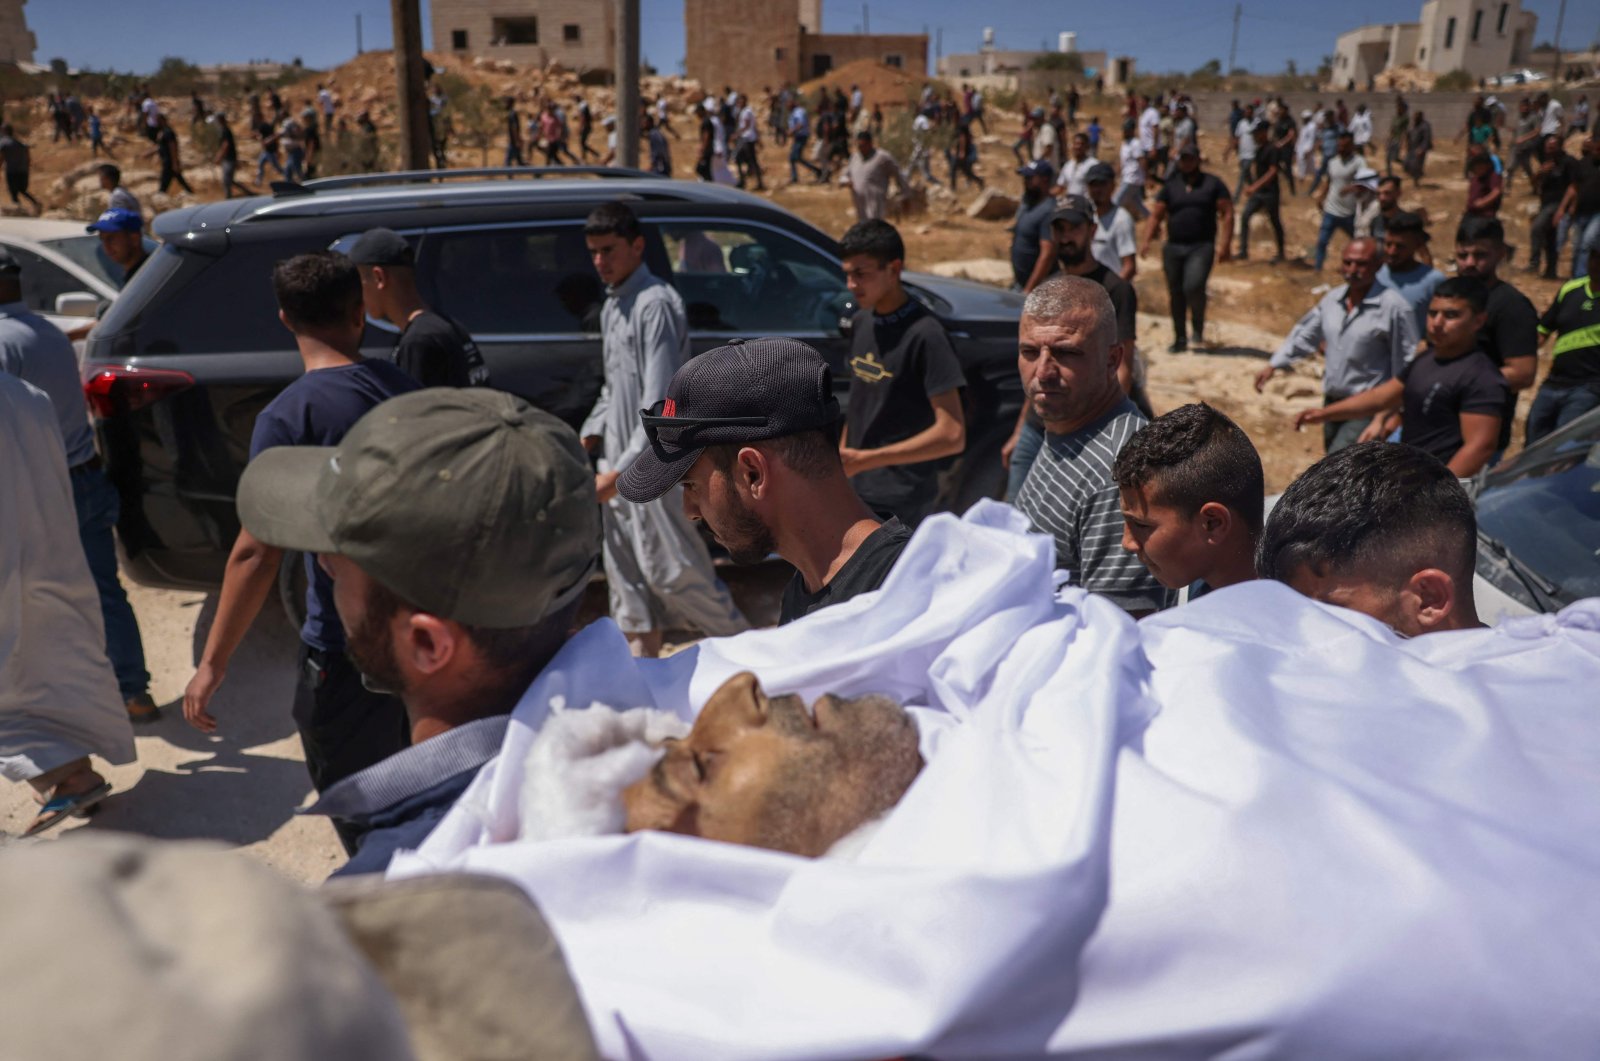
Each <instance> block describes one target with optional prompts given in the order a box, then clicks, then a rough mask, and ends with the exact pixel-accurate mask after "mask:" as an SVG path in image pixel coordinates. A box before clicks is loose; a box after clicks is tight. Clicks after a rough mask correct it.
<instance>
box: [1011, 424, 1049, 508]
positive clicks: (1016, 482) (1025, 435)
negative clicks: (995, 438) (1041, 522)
mask: <svg viewBox="0 0 1600 1061" xmlns="http://www.w3.org/2000/svg"><path fill="white" fill-rule="evenodd" d="M1043 448H1044V429H1043V428H1041V427H1039V426H1038V425H1036V424H1030V423H1028V422H1026V421H1024V422H1023V424H1022V433H1021V434H1020V435H1018V436H1017V448H1016V449H1014V450H1012V451H1011V467H1010V469H1008V471H1007V474H1006V500H1007V501H1009V502H1011V503H1012V504H1013V505H1014V504H1016V503H1017V496H1018V495H1019V494H1021V493H1022V484H1023V483H1025V482H1027V481H1028V472H1029V470H1030V469H1032V467H1033V462H1034V461H1036V460H1038V459H1039V450H1041V449H1043Z"/></svg>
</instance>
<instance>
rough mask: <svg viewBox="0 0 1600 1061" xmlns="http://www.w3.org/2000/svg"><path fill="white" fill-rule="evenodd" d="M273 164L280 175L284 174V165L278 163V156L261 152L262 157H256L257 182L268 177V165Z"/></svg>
mask: <svg viewBox="0 0 1600 1061" xmlns="http://www.w3.org/2000/svg"><path fill="white" fill-rule="evenodd" d="M268 166H271V167H272V168H273V169H275V170H277V171H278V176H280V177H281V176H283V167H282V166H280V165H278V156H277V155H275V154H268V153H267V152H265V151H263V152H261V157H260V158H258V159H256V183H257V184H260V183H261V182H262V181H264V180H266V179H267V167H268Z"/></svg>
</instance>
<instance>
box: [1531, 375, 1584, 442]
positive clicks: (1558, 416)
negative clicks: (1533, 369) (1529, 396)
mask: <svg viewBox="0 0 1600 1061" xmlns="http://www.w3.org/2000/svg"><path fill="white" fill-rule="evenodd" d="M1591 409H1600V381H1597V382H1593V383H1572V384H1561V383H1556V384H1553V385H1552V384H1551V383H1550V382H1549V381H1548V380H1546V381H1545V384H1544V386H1542V387H1540V388H1539V393H1538V394H1536V395H1534V398H1533V405H1532V406H1531V407H1529V409H1528V442H1529V443H1530V444H1532V443H1534V442H1536V441H1538V440H1539V439H1541V438H1543V437H1544V436H1546V435H1548V434H1549V433H1550V432H1552V431H1554V430H1555V429H1556V428H1558V427H1565V426H1566V425H1567V424H1569V423H1571V422H1572V421H1574V420H1576V419H1577V418H1578V417H1580V416H1582V415H1583V414H1584V413H1586V412H1588V411H1589V410H1591Z"/></svg>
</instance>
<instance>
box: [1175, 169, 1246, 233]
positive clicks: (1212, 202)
mask: <svg viewBox="0 0 1600 1061" xmlns="http://www.w3.org/2000/svg"><path fill="white" fill-rule="evenodd" d="M1195 177H1196V180H1195V182H1194V183H1193V184H1190V183H1189V182H1188V181H1187V180H1185V179H1184V176H1183V174H1182V173H1174V174H1173V175H1172V178H1171V179H1170V180H1168V181H1167V183H1165V184H1163V185H1162V186H1161V190H1160V191H1159V192H1157V193H1156V202H1158V203H1165V204H1166V207H1167V242H1169V243H1211V242H1214V241H1215V240H1216V238H1217V204H1218V203H1220V202H1221V201H1222V200H1224V199H1232V198H1233V195H1232V193H1230V192H1229V191H1228V186H1227V185H1226V184H1223V183H1222V182H1221V181H1220V180H1218V179H1217V175H1216V174H1214V173H1202V172H1200V171H1198V170H1196V171H1195Z"/></svg>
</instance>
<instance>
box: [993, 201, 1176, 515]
mask: <svg viewBox="0 0 1600 1061" xmlns="http://www.w3.org/2000/svg"><path fill="white" fill-rule="evenodd" d="M1095 220H1096V218H1095V207H1094V204H1093V203H1091V202H1089V200H1087V199H1085V198H1083V197H1082V196H1080V195H1074V196H1071V197H1069V198H1068V199H1067V202H1066V205H1065V206H1062V207H1061V208H1060V209H1058V210H1056V211H1055V212H1054V214H1052V215H1051V219H1050V229H1051V241H1052V242H1053V243H1055V245H1056V263H1057V266H1058V270H1059V272H1060V273H1065V274H1067V275H1069V276H1081V277H1083V278H1084V279H1085V280H1093V281H1094V282H1095V283H1097V284H1099V285H1100V286H1101V287H1103V288H1105V289H1106V294H1107V295H1109V296H1111V308H1112V309H1113V310H1114V311H1115V313H1116V321H1117V343H1118V345H1119V346H1120V348H1121V355H1120V359H1119V361H1118V364H1117V382H1118V383H1120V384H1121V385H1122V391H1123V393H1124V394H1126V395H1128V396H1129V398H1131V399H1132V401H1133V403H1134V405H1136V406H1137V407H1138V408H1139V411H1140V412H1141V413H1142V414H1143V415H1145V416H1147V417H1148V416H1149V415H1150V403H1149V400H1148V399H1147V398H1146V397H1145V395H1144V388H1143V386H1142V385H1141V383H1140V381H1139V380H1138V379H1137V378H1136V374H1135V372H1134V367H1133V361H1134V337H1135V333H1136V329H1137V326H1138V318H1139V295H1138V293H1137V292H1136V291H1135V290H1134V287H1133V285H1132V284H1130V283H1128V282H1127V281H1126V280H1124V279H1122V277H1121V276H1119V275H1118V274H1117V273H1115V272H1113V271H1112V270H1110V269H1108V268H1106V265H1105V263H1104V262H1102V261H1098V260H1097V259H1096V258H1095V257H1094V256H1093V255H1092V254H1090V253H1089V248H1090V243H1091V241H1092V239H1093V231H1094V230H1093V227H1092V225H1093V224H1094V223H1095ZM1044 436H1045V426H1044V421H1043V420H1042V419H1040V417H1039V414H1038V413H1037V412H1035V411H1034V409H1033V407H1032V406H1031V405H1030V404H1029V403H1027V402H1024V403H1023V405H1022V411H1021V413H1019V414H1018V416H1017V426H1016V429H1015V430H1014V431H1013V432H1012V433H1011V438H1010V439H1009V440H1008V441H1007V442H1006V444H1005V446H1003V447H1002V448H1001V450H1000V459H1001V460H1002V461H1004V462H1005V465H1006V468H1007V479H1006V496H1007V497H1009V498H1011V499H1012V500H1013V501H1015V499H1016V498H1017V497H1018V496H1020V495H1021V493H1022V484H1023V483H1024V482H1026V481H1027V478H1028V472H1029V471H1030V470H1031V469H1032V467H1033V462H1034V460H1035V459H1036V458H1037V457H1038V455H1039V447H1040V446H1042V445H1043V444H1044Z"/></svg>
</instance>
